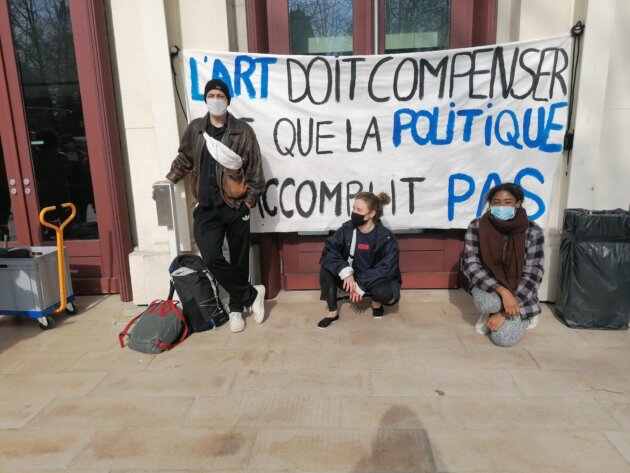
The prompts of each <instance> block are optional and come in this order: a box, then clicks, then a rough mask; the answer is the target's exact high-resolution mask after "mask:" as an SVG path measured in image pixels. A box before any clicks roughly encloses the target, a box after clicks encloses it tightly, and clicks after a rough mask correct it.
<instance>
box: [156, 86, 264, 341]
mask: <svg viewBox="0 0 630 473" xmlns="http://www.w3.org/2000/svg"><path fill="white" fill-rule="evenodd" d="M204 97H205V100H206V105H207V107H208V113H207V114H206V115H204V116H203V117H201V118H197V119H195V120H193V121H191V122H190V124H189V125H188V127H187V128H186V131H185V133H184V136H183V137H182V139H181V143H180V145H179V152H178V155H177V157H176V158H175V160H174V161H173V163H172V164H171V170H170V171H169V173H168V174H167V175H166V181H165V182H169V183H176V182H177V181H179V180H181V179H182V178H183V177H184V176H185V175H186V174H189V173H190V174H191V177H192V192H193V195H194V196H195V198H196V199H197V200H198V205H197V207H196V208H195V210H194V211H193V217H194V235H195V241H196V242H197V246H198V247H199V251H200V252H201V256H202V258H203V260H204V262H205V263H206V266H207V267H208V269H209V270H210V272H211V273H212V275H213V276H214V277H215V278H216V279H217V281H218V283H219V284H220V285H221V286H223V288H224V289H225V290H226V291H227V292H228V294H229V295H230V302H229V310H230V330H231V331H232V332H240V331H242V330H243V329H244V328H245V321H244V320H243V310H244V309H245V308H247V307H251V311H252V314H253V317H254V320H255V321H256V322H257V323H262V321H263V320H264V318H265V306H264V298H265V287H264V286H262V285H259V286H252V285H251V284H250V283H249V246H250V229H249V213H250V209H251V208H252V207H254V206H255V205H256V202H257V200H258V198H259V197H260V195H261V194H262V192H263V190H264V187H265V181H264V178H263V171H262V161H261V155H260V148H259V147H258V141H257V140H256V135H255V134H254V130H252V128H251V127H250V126H249V125H248V124H247V123H245V122H244V121H242V120H239V119H238V118H236V117H234V116H233V115H231V114H230V113H229V112H228V111H227V107H228V105H229V104H230V99H231V97H230V91H229V89H228V87H227V85H226V84H225V82H223V81H221V80H218V79H213V80H210V81H208V83H207V84H206V86H205V89H204ZM225 237H227V243H228V247H229V251H230V262H228V261H227V260H226V259H225V258H224V256H223V239H224V238H225Z"/></svg>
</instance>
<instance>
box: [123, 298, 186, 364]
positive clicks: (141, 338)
mask: <svg viewBox="0 0 630 473" xmlns="http://www.w3.org/2000/svg"><path fill="white" fill-rule="evenodd" d="M134 324H135V326H134V327H133V330H132V331H131V333H129V330H130V329H131V327H132V326H133V325H134ZM127 335H128V336H129V340H128V342H127V346H128V347H129V348H131V349H132V350H136V351H140V352H142V353H162V352H163V351H166V350H170V349H171V348H173V347H175V346H177V345H179V344H180V343H181V342H183V341H184V339H185V338H186V337H187V336H188V325H187V324H186V319H185V318H184V315H183V314H182V312H181V310H179V308H178V307H177V303H176V301H172V300H168V301H153V302H151V304H149V307H147V308H146V310H145V311H144V312H142V313H141V314H140V315H138V316H136V317H134V318H133V319H131V321H130V322H129V323H128V324H127V326H126V327H125V328H124V330H123V331H122V332H120V334H119V335H118V339H119V341H120V348H124V346H125V340H124V339H125V336H127Z"/></svg>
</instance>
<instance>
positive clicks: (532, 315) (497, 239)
mask: <svg viewBox="0 0 630 473" xmlns="http://www.w3.org/2000/svg"><path fill="white" fill-rule="evenodd" d="M486 199H487V202H488V204H489V209H488V210H487V211H486V213H485V214H484V215H483V216H481V217H480V218H476V219H474V220H473V221H472V222H471V223H470V225H469V226H468V230H467V231H466V237H465V249H464V268H463V270H464V274H465V275H466V277H467V278H468V280H469V282H470V288H469V289H470V291H471V293H472V296H473V300H474V303H475V306H476V307H477V309H478V310H479V312H480V313H481V316H480V317H479V320H478V321H477V323H476V324H475V330H476V331H477V333H479V334H481V335H486V334H488V333H489V332H490V333H491V339H492V341H493V342H494V343H495V344H496V345H498V346H502V347H510V346H512V345H514V344H515V343H516V342H518V341H519V340H520V339H521V337H522V336H523V334H524V333H525V330H527V329H531V328H534V327H535V326H536V325H537V324H538V314H540V303H539V302H538V288H539V287H540V282H541V281H542V277H543V243H544V238H543V232H542V229H541V228H540V226H538V225H537V224H536V223H534V222H533V221H531V220H530V219H529V218H528V217H527V212H526V211H525V209H524V208H523V207H522V204H523V200H524V194H523V189H521V187H520V186H518V185H516V184H513V183H504V184H500V185H498V186H495V187H493V188H492V189H490V191H488V194H487V197H486Z"/></svg>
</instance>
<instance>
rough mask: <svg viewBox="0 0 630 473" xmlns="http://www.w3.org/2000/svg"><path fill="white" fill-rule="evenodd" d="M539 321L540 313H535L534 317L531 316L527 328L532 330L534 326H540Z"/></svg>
mask: <svg viewBox="0 0 630 473" xmlns="http://www.w3.org/2000/svg"><path fill="white" fill-rule="evenodd" d="M538 321H539V316H538V315H534V316H533V317H531V318H530V319H529V325H528V326H527V330H531V329H533V328H536V327H537V326H538Z"/></svg>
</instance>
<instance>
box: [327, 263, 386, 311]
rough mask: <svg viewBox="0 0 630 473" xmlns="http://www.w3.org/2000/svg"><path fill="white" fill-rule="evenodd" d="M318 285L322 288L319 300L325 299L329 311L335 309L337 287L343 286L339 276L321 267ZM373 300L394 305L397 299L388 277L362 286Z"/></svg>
mask: <svg viewBox="0 0 630 473" xmlns="http://www.w3.org/2000/svg"><path fill="white" fill-rule="evenodd" d="M319 286H320V287H321V289H322V295H321V300H323V301H326V304H328V310H329V311H330V312H333V311H336V310H337V289H342V288H343V281H342V280H341V278H340V277H339V276H338V275H336V274H333V273H331V272H330V271H328V270H327V269H324V268H321V269H320V270H319ZM361 289H363V290H364V291H365V293H366V295H369V297H371V299H372V300H373V301H374V302H380V303H381V304H384V305H394V304H395V303H396V302H398V299H396V298H395V297H394V289H393V288H392V281H391V280H389V279H381V280H379V281H377V282H376V284H374V285H372V286H370V287H362V288H361Z"/></svg>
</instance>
